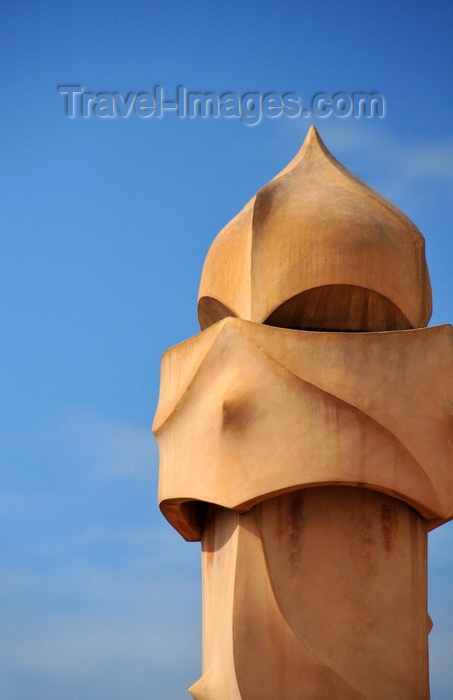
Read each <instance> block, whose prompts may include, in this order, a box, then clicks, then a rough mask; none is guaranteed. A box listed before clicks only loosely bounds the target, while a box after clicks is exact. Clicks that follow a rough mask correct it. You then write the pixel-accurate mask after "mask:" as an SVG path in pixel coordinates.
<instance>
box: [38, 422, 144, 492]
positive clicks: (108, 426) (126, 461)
mask: <svg viewBox="0 0 453 700" xmlns="http://www.w3.org/2000/svg"><path fill="white" fill-rule="evenodd" d="M44 438H45V440H46V441H47V442H58V443H61V442H65V443H66V451H67V453H68V454H74V453H75V454H77V455H78V456H79V457H80V458H81V459H82V460H83V463H84V465H86V467H87V468H88V469H89V470H90V471H91V473H92V474H93V476H95V477H97V478H99V479H139V480H142V479H144V480H149V479H150V477H151V474H152V473H153V472H155V471H156V468H157V447H156V444H155V441H154V438H153V436H152V434H151V429H150V428H148V427H142V426H136V425H130V424H127V423H125V422H123V421H120V420H114V419H111V418H107V417H105V416H101V415H99V414H96V413H94V412H91V411H83V410H71V411H67V412H65V413H63V414H62V416H61V417H60V418H59V420H58V421H57V422H56V424H54V425H53V426H52V429H51V430H47V431H46V434H45V436H44Z"/></svg>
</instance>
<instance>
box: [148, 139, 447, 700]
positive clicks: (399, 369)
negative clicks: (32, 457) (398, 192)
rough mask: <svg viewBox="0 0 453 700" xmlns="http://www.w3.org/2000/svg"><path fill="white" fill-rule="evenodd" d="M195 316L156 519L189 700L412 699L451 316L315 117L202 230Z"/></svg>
mask: <svg viewBox="0 0 453 700" xmlns="http://www.w3.org/2000/svg"><path fill="white" fill-rule="evenodd" d="M198 308H199V320H200V324H201V327H202V329H206V330H204V332H202V333H201V334H199V335H198V336H196V337H195V338H191V339H190V340H187V341H186V342H184V343H181V344H180V345H178V346H176V347H174V348H172V349H171V350H169V351H167V353H166V354H165V356H164V359H163V363H162V382H161V393H160V397H159V405H158V410H157V413H156V417H155V421H154V426H153V429H154V432H155V435H156V437H157V440H158V444H159V454H160V481H159V500H160V504H161V508H162V511H163V513H164V515H165V516H166V517H167V519H168V520H169V521H170V523H171V524H172V525H173V526H174V527H175V528H176V529H177V530H178V531H179V532H180V533H181V535H183V536H184V537H185V538H186V539H188V540H197V539H201V541H202V552H203V554H202V561H203V672H202V676H201V678H200V680H199V681H197V682H196V683H195V684H194V685H193V686H192V688H191V689H190V693H191V694H192V697H193V698H195V699H196V700H389V699H392V700H428V699H429V684H428V653H427V635H428V632H429V629H430V620H429V616H428V614H427V607H426V606H427V601H426V537H427V536H426V533H427V530H428V529H429V528H431V527H435V526H437V525H440V524H442V523H443V522H445V521H446V520H448V519H450V518H452V517H453V475H452V474H453V472H452V462H453V459H452V458H453V440H452V435H453V328H452V327H451V326H437V327H434V328H425V327H424V326H425V325H426V323H427V322H428V319H429V317H430V313H431V290H430V285H429V277H428V272H427V268H426V263H425V258H424V241H423V237H422V235H421V233H420V232H419V231H418V229H417V228H416V227H415V226H414V224H413V223H412V222H411V221H410V220H409V219H408V218H407V217H406V216H405V215H404V214H403V213H402V212H400V211H399V210H398V209H397V208H396V207H394V206H393V204H391V203H390V202H388V201H387V200H385V199H384V198H383V197H381V195H379V194H378V193H377V192H375V191H374V190H372V189H371V188H370V187H368V186H367V185H365V184H364V183H363V182H361V181H360V180H358V179H357V178H356V177H355V176H354V175H352V174H351V173H349V172H348V171H347V170H346V169H345V168H343V166H341V165H340V164H339V163H338V162H337V161H336V160H335V158H333V156H331V154H330V153H329V152H328V151H327V149H326V147H325V146H324V144H323V143H322V142H321V140H320V139H319V136H318V134H317V132H316V130H314V129H313V128H312V129H311V130H310V133H309V135H308V137H307V140H306V142H305V144H304V146H303V148H302V149H301V151H300V152H299V154H298V155H297V156H296V158H295V159H294V160H293V161H292V162H291V163H290V164H289V165H288V167H287V168H285V170H283V172H282V173H280V174H279V175H278V176H277V177H276V178H274V180H272V181H271V182H270V183H269V184H268V185H266V186H265V187H263V188H262V189H261V190H260V191H259V192H258V194H257V195H256V197H254V198H253V199H252V200H251V201H250V202H249V204H248V205H247V206H246V207H245V209H244V210H243V211H242V212H241V213H240V214H239V215H238V216H237V217H236V218H235V219H233V221H232V222H231V223H230V224H229V225H228V226H226V227H225V229H224V230H223V231H222V232H221V233H220V234H219V236H218V237H217V238H216V240H215V241H214V243H213V245H212V247H211V250H210V252H209V254H208V257H207V259H206V264H205V267H204V270H203V276H202V280H201V287H200V298H199V307H198ZM235 316H236V317H238V318H231V317H235ZM263 324H265V325H263ZM333 331H334V332H333ZM345 331H347V332H345Z"/></svg>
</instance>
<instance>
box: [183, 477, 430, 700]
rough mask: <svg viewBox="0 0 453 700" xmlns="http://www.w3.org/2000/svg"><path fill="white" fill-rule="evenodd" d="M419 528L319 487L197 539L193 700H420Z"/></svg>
mask: <svg viewBox="0 0 453 700" xmlns="http://www.w3.org/2000/svg"><path fill="white" fill-rule="evenodd" d="M426 539H427V535H426V529H425V527H424V523H423V520H422V518H421V517H420V516H419V515H418V514H417V513H416V512H415V511H414V510H413V509H412V508H410V507H409V506H407V505H406V504H405V503H402V502H401V501H398V500H396V499H394V498H391V497H389V496H386V495H383V494H378V493H375V492H373V491H368V490H365V489H361V488H355V489H353V488H347V487H323V488H315V489H306V490H304V491H296V492H293V493H291V494H285V495H282V496H278V497H276V498H273V499H270V500H268V501H265V502H264V503H261V504H260V505H258V506H256V507H255V508H253V509H252V510H251V511H250V512H249V513H245V514H238V513H235V512H234V511H230V510H227V509H223V508H219V507H218V506H214V507H211V508H210V511H209V516H208V520H207V523H206V528H205V530H204V534H203V543H202V548H203V555H202V557H203V595H204V598H203V650H204V653H203V675H202V678H201V679H200V680H199V681H198V682H197V683H196V684H195V685H194V686H192V688H191V689H190V692H191V694H192V696H193V697H194V698H196V700H226V699H228V700H240V699H241V698H246V699H247V700H300V699H301V698H303V699H304V700H361V699H365V698H366V700H389V698H392V699H393V698H395V700H396V698H397V699H398V700H426V698H428V697H429V689H428V673H427V655H428V650H427V639H428V619H427V616H426V595H427V593H426Z"/></svg>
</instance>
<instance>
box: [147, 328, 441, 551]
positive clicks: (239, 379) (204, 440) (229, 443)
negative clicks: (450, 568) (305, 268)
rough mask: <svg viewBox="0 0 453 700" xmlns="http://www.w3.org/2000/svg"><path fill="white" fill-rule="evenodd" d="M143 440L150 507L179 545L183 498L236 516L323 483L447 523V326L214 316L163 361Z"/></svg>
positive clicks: (187, 531)
mask: <svg viewBox="0 0 453 700" xmlns="http://www.w3.org/2000/svg"><path fill="white" fill-rule="evenodd" d="M154 432H155V435H156V437H157V440H158V445H159V454H160V484H159V499H160V503H161V508H162V511H163V513H164V514H165V515H166V517H167V518H168V519H169V520H170V522H171V523H172V524H173V525H174V526H175V527H176V528H177V529H178V530H179V531H180V532H181V534H182V535H183V536H184V537H186V539H189V540H192V539H198V538H199V537H200V535H201V524H202V520H200V517H199V513H200V508H199V506H197V505H195V506H194V507H192V505H191V502H195V503H197V502H207V503H216V504H218V505H222V506H225V507H228V508H233V509H238V510H246V509H248V508H250V507H251V506H252V505H254V504H255V503H257V502H259V501H261V500H263V499H265V498H269V497H270V496H272V495H273V494H276V493H279V492H282V491H285V490H288V491H289V490H294V489H299V488H302V487H307V486H315V485H320V484H334V483H336V484H351V485H356V486H357V485H360V486H367V487H368V488H371V489H375V490H378V491H383V492H385V493H388V494H390V495H396V496H398V497H399V498H401V499H402V500H404V501H405V502H407V503H408V504H410V505H412V506H413V507H414V508H416V509H417V510H418V511H419V512H420V513H421V514H422V515H423V516H424V517H425V518H427V520H428V521H429V524H430V527H433V526H435V525H437V524H439V523H440V522H443V521H445V520H448V519H449V518H451V517H453V470H452V468H451V465H452V463H453V439H452V436H453V328H452V327H451V326H449V325H445V326H435V327H432V328H424V329H418V330H409V331H393V332H388V333H328V332H322V333H315V332H305V331H294V330H287V329H282V328H273V327H270V326H264V325H261V324H255V323H250V322H247V321H242V320H240V319H232V318H228V319H225V320H223V321H221V322H219V323H218V324H216V325H215V326H213V327H211V328H209V329H208V330H207V331H205V332H204V333H201V334H200V335H198V336H195V337H194V338H192V339H190V340H188V341H185V342H184V343H181V344H180V345H178V346H176V347H174V348H172V349H171V350H169V351H167V353H166V354H165V355H164V358H163V364H162V378H161V396H160V399H159V405H158V410H157V413H156V417H155V421H154ZM181 504H184V506H182V505H181ZM197 508H198V510H197ZM197 518H198V521H197Z"/></svg>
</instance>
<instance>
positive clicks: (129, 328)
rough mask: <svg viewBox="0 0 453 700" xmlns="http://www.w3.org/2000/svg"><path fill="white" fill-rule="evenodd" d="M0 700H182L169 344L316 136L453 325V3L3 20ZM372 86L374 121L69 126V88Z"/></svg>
mask: <svg viewBox="0 0 453 700" xmlns="http://www.w3.org/2000/svg"><path fill="white" fill-rule="evenodd" d="M0 31H1V34H2V39H1V47H0V51H1V54H2V67H3V69H2V74H1V76H0V85H1V91H0V101H1V108H0V131H1V144H2V145H1V148H2V159H1V162H2V168H3V177H2V185H1V188H0V192H1V207H0V212H1V214H0V216H1V230H2V237H1V240H2V245H1V255H0V265H1V273H0V298H1V309H2V323H1V333H2V339H1V356H2V363H1V393H2V396H3V401H2V405H1V411H2V419H1V424H0V425H1V427H0V434H1V446H2V447H1V465H2V466H1V470H0V700H124V699H125V698H131V699H132V700H145V699H146V700H178V699H179V698H181V699H182V698H185V697H189V696H188V694H187V692H186V688H187V687H188V686H189V685H190V684H191V683H192V682H194V681H195V680H196V679H197V678H198V676H199V673H200V578H199V548H198V545H196V544H187V543H185V542H184V541H183V540H182V539H181V538H180V537H179V536H178V535H177V534H176V533H175V532H173V530H172V529H171V528H170V526H168V525H167V523H166V521H165V520H164V519H163V518H162V516H161V515H160V513H159V511H158V508H157V505H156V489H157V468H158V461H157V451H156V447H155V444H154V442H153V439H152V437H151V435H150V431H149V426H150V424H151V421H152V417H153V413H154V409H155V406H156V401H157V394H158V386H159V364H160V356H161V354H162V352H163V351H164V350H165V349H166V348H168V347H169V346H171V345H174V344H176V343H178V342H180V341H181V340H184V339H186V338H188V337H190V336H191V335H194V334H195V333H197V332H198V325H197V320H196V296H197V290H198V283H199V277H200V272H201V267H202V264H203V260H204V257H205V255H206V252H207V249H208V247H209V245H210V243H211V241H212V240H213V238H214V237H215V235H216V234H217V233H218V231H219V230H220V229H221V228H222V227H223V225H224V224H225V223H226V222H227V221H229V220H230V219H231V218H232V217H233V216H234V215H235V214H236V213H237V212H238V211H239V210H240V209H241V208H242V207H243V206H244V204H245V203H246V202H247V201H248V199H249V198H250V197H251V196H252V195H253V194H254V193H255V192H256V191H257V189H258V188H259V187H261V186H262V185H263V184H265V183H266V182H267V181H269V179H271V178H272V177H273V176H274V175H275V174H276V173H277V172H278V171H279V170H281V168H282V167H283V166H284V165H286V163H287V162H288V161H289V160H290V159H291V158H292V157H293V155H294V154H295V153H296V152H297V150H298V149H299V147H300V145H301V143H302V141H303V139H304V137H305V134H306V132H307V129H308V127H309V125H310V124H311V123H314V124H315V125H316V126H317V128H318V129H319V131H320V133H321V136H322V138H323V139H324V141H325V142H326V145H327V146H328V147H329V148H330V150H332V152H333V153H334V155H336V156H337V157H338V158H339V159H340V160H341V161H342V162H343V163H344V164H345V165H346V166H347V167H348V168H350V169H351V170H352V171H353V172H355V173H356V174H357V175H359V177H361V178H363V179H364V180H366V181H367V182H368V183H369V184H370V185H372V186H373V187H375V188H377V189H378V190H379V191H381V192H382V193H383V194H384V195H386V196H387V197H389V198H390V199H391V200H392V201H393V202H395V204H397V205H398V206H399V207H400V208H402V209H403V210H404V211H405V212H406V213H407V214H408V215H409V216H410V217H411V218H412V219H413V220H414V222H415V223H416V224H417V225H418V227H419V228H420V229H421V231H422V232H423V234H424V235H425V237H426V242H427V258H428V264H429V266H430V272H431V279H432V286H433V295H434V314H433V318H432V321H431V323H444V322H449V321H450V322H452V321H453V308H452V306H453V304H452V302H453V279H452V274H451V267H452V262H453V234H452V222H453V198H452V185H453V120H452V114H453V91H452V90H451V89H450V87H449V85H450V82H451V76H452V73H453V51H452V48H451V47H452V46H453V36H452V34H453V6H452V5H451V3H450V2H448V1H447V0H445V1H443V2H436V1H434V2H430V3H428V2H407V1H405V0H403V1H402V2H399V3H395V2H389V1H386V0H384V2H381V3H371V2H364V1H363V0H361V1H360V2H358V1H352V2H339V1H337V0H331V1H330V2H323V0H320V1H318V2H316V3H314V2H310V3H309V2H305V1H304V2H301V1H300V0H298V1H297V2H284V3H277V2H268V1H266V0H264V1H262V2H260V3H258V2H254V1H250V0H248V1H247V0H242V1H241V2H239V1H237V0H231V1H230V2H229V3H216V2H212V0H211V2H207V0H199V1H198V2H194V1H192V2H190V1H189V0H186V1H185V2H182V1H172V0H168V1H167V2H149V1H148V2H144V1H139V0H130V1H129V2H127V3H126V2H119V1H116V2H90V3H88V2H85V1H83V0H82V2H78V3H69V2H66V1H65V0H63V1H61V0H60V1H59V2H55V1H53V2H46V3H33V2H23V1H21V0H17V1H16V2H14V3H13V2H8V3H6V4H4V6H3V10H2V22H1V30H0ZM68 84H75V85H81V86H83V88H84V89H85V90H87V91H92V92H95V93H99V92H112V93H113V92H121V93H123V94H126V93H129V92H137V93H138V92H152V90H153V88H154V86H155V85H161V86H163V87H164V89H165V91H166V92H168V96H169V99H171V96H172V95H173V94H174V93H175V90H176V86H178V85H184V86H186V87H187V89H188V90H193V91H202V92H207V91H214V92H217V93H219V94H221V93H224V92H236V93H238V94H243V93H245V92H248V91H255V92H260V93H267V92H276V93H279V94H283V93H286V92H295V93H297V94H298V95H300V96H301V97H302V98H303V99H304V101H306V102H309V100H310V98H311V96H312V95H314V94H315V93H319V92H326V93H329V94H334V93H337V92H345V93H352V92H358V91H363V92H374V91H376V92H379V93H381V94H383V95H384V97H385V100H386V116H385V118H383V119H366V118H361V119H356V118H353V117H347V118H339V117H334V116H332V117H328V118H320V117H315V118H306V119H305V118H298V119H290V118H288V117H284V116H282V117H280V118H273V119H272V118H264V119H263V120H262V121H261V122H260V123H259V124H257V125H255V126H249V125H246V124H244V123H242V122H241V120H238V119H226V118H224V119H212V118H211V119H181V118H178V117H177V116H176V115H175V114H166V115H165V116H164V118H162V119H160V120H158V119H154V118H151V119H142V118H140V117H138V116H137V115H135V114H132V115H131V116H130V117H129V118H128V119H122V118H114V119H105V118H97V117H95V116H92V117H90V118H88V119H83V118H81V117H79V118H76V119H69V118H68V117H67V116H66V115H65V109H64V107H65V101H64V97H63V96H62V95H61V94H59V93H58V91H57V86H58V85H68ZM430 543H431V549H430V606H429V608H430V613H431V616H432V617H433V619H434V629H433V632H432V633H431V639H430V644H431V677H432V700H450V699H451V697H453V664H452V656H453V612H452V611H453V555H452V545H453V527H452V525H451V524H450V525H447V526H445V527H443V528H441V529H439V530H438V531H436V532H435V533H433V534H432V535H431V536H430Z"/></svg>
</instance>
